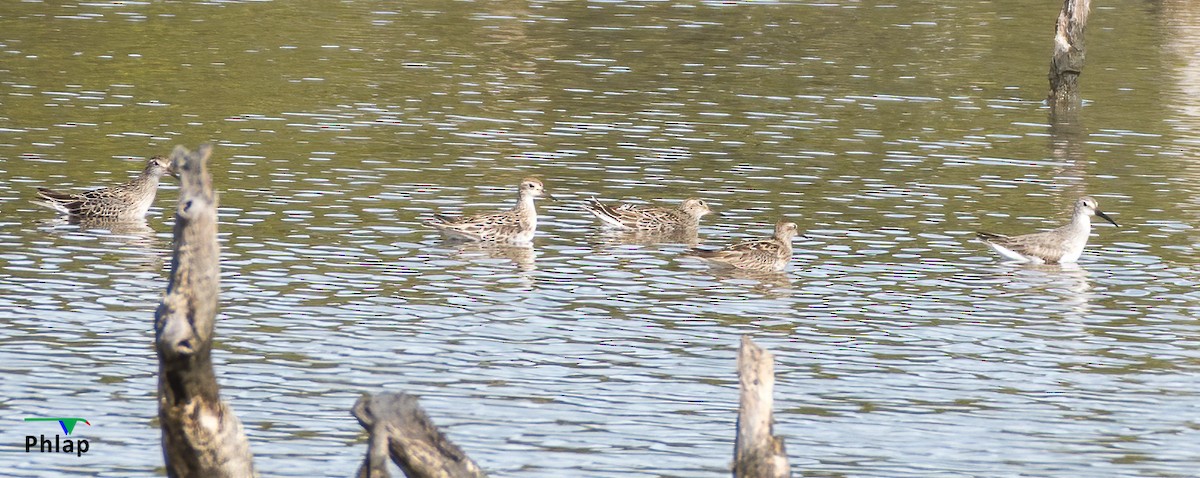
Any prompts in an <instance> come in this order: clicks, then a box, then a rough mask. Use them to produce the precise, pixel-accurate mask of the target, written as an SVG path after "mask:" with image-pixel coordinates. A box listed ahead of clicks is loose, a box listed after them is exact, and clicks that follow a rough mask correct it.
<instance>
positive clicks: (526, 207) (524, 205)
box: [425, 178, 554, 244]
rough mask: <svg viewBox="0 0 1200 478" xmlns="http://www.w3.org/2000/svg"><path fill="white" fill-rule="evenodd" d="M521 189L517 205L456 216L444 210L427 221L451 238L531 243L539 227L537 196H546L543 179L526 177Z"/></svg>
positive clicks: (551, 197)
mask: <svg viewBox="0 0 1200 478" xmlns="http://www.w3.org/2000/svg"><path fill="white" fill-rule="evenodd" d="M518 190H519V192H520V196H519V199H518V200H517V205H516V206H514V207H513V208H512V209H510V210H508V211H504V212H499V213H492V214H478V215H474V216H464V217H459V218H452V217H449V216H445V215H442V214H434V215H433V220H430V221H427V222H426V223H425V224H428V225H429V226H430V227H433V228H436V229H437V230H439V231H441V232H442V234H444V235H445V236H446V237H448V238H451V239H462V240H468V241H484V242H509V243H516V244H522V243H528V242H530V241H532V240H533V235H534V233H535V232H536V231H537V210H536V209H535V208H534V205H533V198H535V197H540V196H546V197H547V198H550V199H554V197H553V196H551V195H550V194H548V193H546V189H545V187H544V186H542V182H541V181H540V180H538V179H537V178H525V179H524V180H522V181H521V185H520V186H518Z"/></svg>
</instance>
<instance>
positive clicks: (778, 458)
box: [733, 335, 792, 478]
mask: <svg viewBox="0 0 1200 478" xmlns="http://www.w3.org/2000/svg"><path fill="white" fill-rule="evenodd" d="M737 364H738V382H739V383H740V385H741V400H740V405H739V406H738V422H737V442H736V443H735V445H734V449H733V476H735V477H738V478H776V477H786V476H791V475H792V472H791V468H789V467H788V459H787V452H786V451H785V450H784V447H783V438H780V437H777V436H775V435H774V423H775V419H774V417H773V412H772V411H771V409H772V408H773V407H774V405H775V400H774V398H773V397H772V393H773V392H774V389H775V361H774V357H772V355H771V353H770V352H767V351H766V350H764V349H762V348H761V347H759V346H758V345H755V344H754V342H753V341H751V340H750V336H748V335H744V336H742V346H741V348H739V349H738V360H737Z"/></svg>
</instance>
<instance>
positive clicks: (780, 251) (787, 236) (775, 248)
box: [692, 221, 797, 271]
mask: <svg viewBox="0 0 1200 478" xmlns="http://www.w3.org/2000/svg"><path fill="white" fill-rule="evenodd" d="M796 234H797V227H796V223H794V222H787V221H779V223H777V224H775V235H774V236H772V237H771V238H770V239H758V240H753V241H746V242H740V243H737V244H734V245H732V246H729V247H726V248H724V249H720V250H716V251H706V250H699V249H693V250H692V254H693V255H695V256H696V257H699V258H701V259H704V260H706V261H709V263H711V264H712V265H714V266H718V267H733V268H736V269H747V270H758V271H781V270H783V269H784V268H785V267H787V263H788V261H790V260H791V259H792V238H794V237H796Z"/></svg>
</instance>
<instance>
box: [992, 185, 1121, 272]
mask: <svg viewBox="0 0 1200 478" xmlns="http://www.w3.org/2000/svg"><path fill="white" fill-rule="evenodd" d="M1099 207H1100V206H1099V204H1097V203H1096V200H1095V199H1093V198H1091V197H1090V196H1084V197H1081V198H1079V200H1078V201H1075V208H1074V210H1073V211H1072V213H1071V222H1069V223H1067V224H1066V225H1064V226H1061V227H1058V228H1056V229H1052V230H1049V231H1046V232H1038V233H1034V234H1024V235H1020V236H1005V235H1002V234H992V233H990V232H977V233H975V235H976V236H977V237H978V238H979V240H981V241H983V243H984V244H987V245H988V246H989V247H991V248H992V249H994V250H995V251H996V252H998V253H1000V255H1001V256H1004V258H1005V259H1008V260H1012V261H1020V262H1029V263H1033V264H1061V263H1069V262H1075V261H1077V260H1079V256H1080V255H1081V254H1083V247H1084V246H1086V245H1087V240H1088V234H1091V232H1092V216H1093V215H1096V216H1100V217H1102V218H1104V220H1106V221H1108V222H1111V223H1112V225H1114V226H1117V227H1121V226H1119V225H1117V221H1114V220H1113V219H1112V218H1111V217H1108V215H1107V214H1104V213H1103V212H1101V211H1100V209H1099Z"/></svg>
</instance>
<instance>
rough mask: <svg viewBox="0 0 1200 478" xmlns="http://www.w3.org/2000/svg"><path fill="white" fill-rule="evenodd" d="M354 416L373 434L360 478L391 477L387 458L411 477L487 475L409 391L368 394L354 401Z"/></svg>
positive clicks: (448, 477)
mask: <svg viewBox="0 0 1200 478" xmlns="http://www.w3.org/2000/svg"><path fill="white" fill-rule="evenodd" d="M353 413H354V417H355V418H358V423H360V424H361V425H362V427H363V428H365V429H366V430H367V431H368V432H369V433H370V434H371V438H370V443H369V444H368V445H367V457H366V458H365V459H364V460H363V464H362V467H361V468H359V470H358V477H359V478H387V477H388V476H390V474H389V473H388V471H387V459H388V456H389V455H390V456H391V458H392V461H395V462H396V465H397V466H399V467H400V469H401V470H402V471H404V475H405V476H407V477H408V478H474V477H483V476H486V475H485V474H484V473H483V471H482V470H480V469H479V466H478V465H476V464H475V462H474V461H471V458H469V457H468V456H467V454H466V453H464V452H463V451H462V449H460V448H458V446H457V445H455V444H454V443H451V442H450V440H449V439H447V438H446V437H445V435H442V432H440V431H438V429H437V427H436V426H434V424H433V421H432V420H430V419H429V416H428V415H426V414H425V411H424V410H422V409H421V406H420V405H418V404H417V398H416V397H414V396H412V395H408V394H405V393H383V394H379V395H375V396H364V397H362V398H360V399H358V402H357V403H355V404H354V410H353Z"/></svg>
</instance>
